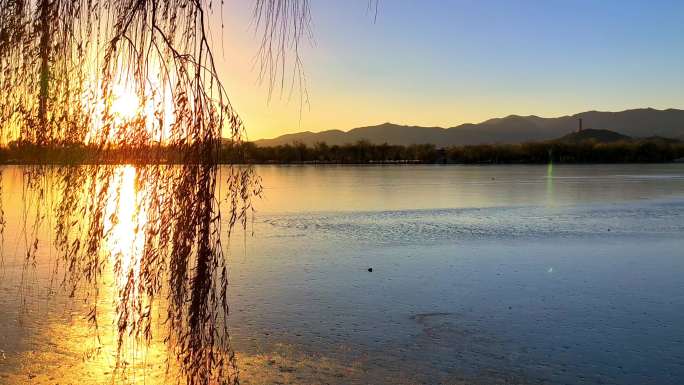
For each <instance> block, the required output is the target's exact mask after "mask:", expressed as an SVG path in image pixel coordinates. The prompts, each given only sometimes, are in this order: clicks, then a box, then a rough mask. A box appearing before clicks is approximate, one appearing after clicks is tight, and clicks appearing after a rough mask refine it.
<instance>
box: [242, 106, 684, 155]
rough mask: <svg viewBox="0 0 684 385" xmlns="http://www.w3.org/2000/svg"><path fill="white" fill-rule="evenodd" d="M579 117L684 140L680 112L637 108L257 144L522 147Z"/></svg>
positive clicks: (562, 130)
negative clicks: (362, 142)
mask: <svg viewBox="0 0 684 385" xmlns="http://www.w3.org/2000/svg"><path fill="white" fill-rule="evenodd" d="M580 119H582V124H583V127H584V128H585V129H596V130H610V131H614V132H616V133H619V134H622V135H626V136H629V137H632V138H646V137H661V138H673V139H684V110H679V109H667V110H656V109H653V108H641V109H632V110H626V111H621V112H600V111H588V112H582V113H579V114H575V115H570V116H562V117H558V118H542V117H539V116H534V115H532V116H518V115H510V116H507V117H505V118H496V119H490V120H487V121H484V122H482V123H477V124H472V123H468V124H462V125H459V126H455V127H450V128H442V127H421V126H403V125H398V124H393V123H383V124H380V125H377V126H369V127H359V128H354V129H352V130H349V131H341V130H328V131H322V132H310V131H307V132H300V133H296V134H287V135H282V136H279V137H277V138H274V139H261V140H257V141H255V144H256V145H257V146H263V147H266V146H277V145H284V144H292V143H304V144H306V145H314V144H316V143H319V142H325V143H327V144H329V145H342V144H347V143H355V142H358V141H360V140H366V141H369V142H371V143H373V144H382V143H388V144H395V145H411V144H434V145H436V146H438V147H448V146H462V145H472V144H485V143H489V144H494V143H522V142H531V141H542V140H552V139H556V138H559V137H562V136H564V135H567V134H569V133H572V132H576V131H577V129H578V126H579V120H580Z"/></svg>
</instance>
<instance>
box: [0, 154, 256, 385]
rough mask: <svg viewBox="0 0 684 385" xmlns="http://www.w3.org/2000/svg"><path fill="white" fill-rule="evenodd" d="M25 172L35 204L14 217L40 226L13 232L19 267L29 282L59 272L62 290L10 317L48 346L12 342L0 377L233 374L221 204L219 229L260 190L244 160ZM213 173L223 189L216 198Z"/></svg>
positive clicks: (203, 379)
mask: <svg viewBox="0 0 684 385" xmlns="http://www.w3.org/2000/svg"><path fill="white" fill-rule="evenodd" d="M29 171H31V172H27V171H24V170H23V169H22V171H20V172H21V173H22V179H20V180H21V190H22V194H23V195H22V197H23V199H24V200H25V201H26V202H29V203H31V202H32V203H31V205H30V207H35V208H36V210H37V211H36V213H35V215H34V213H32V212H31V213H29V214H30V215H27V214H26V212H23V213H22V214H20V215H19V217H18V218H16V219H17V220H18V222H19V223H24V222H26V223H27V224H26V226H25V228H26V229H29V230H31V229H33V228H36V229H39V228H42V230H40V231H38V230H36V231H31V232H27V233H26V234H19V235H18V236H19V237H21V238H26V242H25V244H26V247H27V250H25V253H24V251H23V250H22V251H20V255H22V254H23V255H27V256H28V257H24V258H25V259H26V261H27V262H26V263H23V264H22V265H21V266H23V267H24V269H25V270H26V271H27V272H29V273H31V274H30V276H31V277H40V279H41V281H40V282H38V281H35V282H34V281H32V282H33V286H35V287H46V286H51V285H52V283H53V282H59V283H61V285H62V287H63V288H64V289H65V290H64V291H58V290H55V291H52V289H51V294H50V296H51V297H52V298H51V299H50V302H49V303H48V304H47V306H48V307H51V308H50V309H49V310H47V311H46V310H45V309H40V306H36V307H35V309H33V310H31V309H29V311H27V312H26V313H27V314H28V313H30V312H31V311H33V312H36V311H42V312H43V313H42V314H45V315H47V317H25V319H26V320H27V322H29V323H32V326H24V325H20V326H14V325H13V324H12V325H11V327H12V328H18V329H16V330H32V332H31V334H30V341H31V344H32V345H33V346H40V347H44V346H50V347H51V349H50V351H45V350H38V351H40V352H41V353H40V354H41V355H43V356H41V357H35V355H32V354H33V353H31V348H30V347H28V348H27V347H21V346H20V347H17V348H16V349H17V350H16V354H15V356H14V357H13V358H12V360H18V362H20V364H17V365H15V364H12V366H11V367H12V368H16V369H17V370H16V372H15V371H14V370H13V373H11V374H10V375H9V377H7V376H5V375H4V374H3V373H2V370H0V383H2V384H3V385H4V383H9V384H22V383H24V382H22V378H23V379H25V378H24V377H22V376H25V375H26V374H27V373H29V374H30V379H31V380H32V381H31V383H36V384H40V383H51V384H52V383H54V382H58V383H88V384H100V383H117V384H119V383H123V384H135V383H143V382H145V381H146V383H149V384H163V383H167V381H165V380H164V379H165V378H167V377H169V378H173V379H174V381H173V382H174V383H186V384H188V385H194V384H213V383H227V384H237V383H238V379H237V366H236V365H237V362H236V358H235V355H234V354H233V351H232V347H231V345H230V338H229V331H228V296H227V293H228V276H227V274H228V266H227V260H226V257H225V256H224V254H223V248H222V246H221V245H222V242H221V234H222V230H221V228H220V225H221V212H220V207H221V205H222V204H223V205H224V208H225V209H226V210H227V214H228V215H227V221H226V222H227V223H228V224H229V225H228V228H227V229H225V230H226V231H223V233H224V234H227V233H229V232H230V228H231V227H232V226H233V224H235V223H241V224H242V222H243V221H246V218H247V215H248V213H249V210H250V208H251V206H250V204H249V199H250V196H251V194H255V193H256V192H258V191H259V189H258V188H257V187H255V185H254V184H252V182H250V181H251V180H252V179H251V178H252V174H251V172H252V170H251V169H249V168H234V169H232V168H231V169H230V170H229V172H228V173H227V175H224V176H223V177H222V178H218V172H217V166H216V165H206V164H200V165H179V166H165V165H147V166H132V165H97V166H95V165H93V166H78V167H36V168H32V169H30V170H29ZM218 180H220V181H221V184H222V185H224V186H226V184H227V187H228V188H227V193H226V192H224V193H223V194H224V195H223V196H221V195H219V193H218V192H219V191H221V189H220V188H219V187H218V185H217V181H218ZM45 186H49V187H48V188H46V187H45ZM245 186H246V187H245ZM255 191H256V192H255ZM219 197H220V198H219ZM222 202H223V203H222ZM50 210H54V211H53V212H50ZM24 211H25V210H24ZM11 217H12V218H13V219H14V217H15V215H14V214H13V215H11ZM44 218H45V219H44ZM32 221H35V224H34V223H32ZM34 235H35V237H36V238H35V239H34V238H33V237H34ZM46 241H47V242H46ZM48 245H52V247H48ZM48 248H49V250H48ZM34 272H35V274H34ZM15 276H16V277H20V276H21V277H23V276H24V273H23V272H19V273H18V274H16V275H15ZM45 283H47V284H45ZM27 284H29V285H30V283H27ZM69 297H73V298H75V300H74V301H72V300H70V299H69ZM20 301H21V300H20ZM20 301H18V303H19V302H20ZM22 304H23V303H22ZM22 306H23V305H22ZM26 306H27V307H31V306H32V305H31V304H30V303H27V304H26ZM2 328H3V323H2V322H0V332H2V330H3V329H2ZM26 328H28V329H26ZM18 342H21V341H18ZM52 347H54V349H52ZM13 362H14V361H13ZM0 363H1V362H0ZM7 378H9V379H10V380H8V381H5V379H7Z"/></svg>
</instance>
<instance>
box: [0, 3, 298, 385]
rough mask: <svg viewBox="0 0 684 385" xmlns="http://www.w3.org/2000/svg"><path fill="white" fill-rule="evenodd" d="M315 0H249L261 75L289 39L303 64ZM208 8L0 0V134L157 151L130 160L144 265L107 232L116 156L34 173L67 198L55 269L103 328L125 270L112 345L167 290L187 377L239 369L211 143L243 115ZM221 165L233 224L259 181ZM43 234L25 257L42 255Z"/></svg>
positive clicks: (174, 342) (279, 68) (146, 319)
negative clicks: (108, 275) (171, 150)
mask: <svg viewBox="0 0 684 385" xmlns="http://www.w3.org/2000/svg"><path fill="white" fill-rule="evenodd" d="M308 6H309V3H308V0H257V1H256V2H255V9H254V15H255V18H256V20H257V25H258V27H259V29H260V31H261V32H262V33H263V34H262V41H261V45H260V47H261V49H260V51H259V56H258V57H259V60H260V63H261V65H260V69H261V75H262V76H263V77H264V78H265V79H266V80H267V81H268V82H269V85H270V86H271V87H270V88H272V87H273V86H274V85H277V82H278V80H279V79H280V81H281V82H284V79H285V67H286V66H287V62H286V59H285V56H286V55H285V54H286V52H287V51H290V52H291V51H294V55H293V57H294V58H295V63H296V64H295V68H297V69H300V68H301V67H300V65H301V62H300V61H299V59H298V54H297V52H298V49H299V48H298V47H299V46H298V44H299V39H300V38H301V37H302V36H304V35H305V33H306V32H305V31H308V21H309V13H308ZM214 11H215V10H214V8H213V4H212V2H211V1H206V0H123V1H113V0H104V1H94V0H0V135H2V139H3V140H4V141H5V142H7V141H10V140H18V141H21V142H24V143H28V144H31V145H33V146H34V148H36V149H38V151H41V149H43V148H45V147H47V146H64V145H73V144H89V145H91V146H94V147H95V148H97V149H99V150H101V151H99V152H98V153H103V152H102V150H107V149H110V148H122V147H126V148H132V149H136V150H137V151H138V152H137V153H136V159H140V158H141V157H144V158H145V160H146V163H148V164H149V163H151V165H148V166H146V167H139V168H138V169H137V171H136V186H138V189H139V191H141V198H139V200H138V201H137V202H136V204H137V205H139V206H142V207H143V209H144V211H145V213H146V214H145V215H146V216H147V220H146V223H145V224H144V225H140V226H135V229H134V230H131V231H135V232H136V235H135V236H136V237H137V236H140V237H141V239H142V240H143V242H142V245H143V249H142V250H140V252H139V255H138V257H139V259H140V261H139V264H138V265H139V267H140V269H139V271H138V270H135V271H134V270H133V269H132V268H126V267H124V266H125V264H122V263H120V260H121V258H122V256H121V255H112V254H116V252H112V251H111V250H106V248H105V247H103V243H106V239H107V238H108V237H109V236H110V235H111V234H110V232H111V224H112V223H117V222H118V219H117V218H116V216H117V215H118V214H117V213H111V212H108V205H107V203H106V202H108V201H109V199H110V198H111V197H112V196H114V197H116V199H122V198H121V193H120V192H117V191H112V189H111V188H110V186H111V185H113V184H115V183H114V182H115V181H116V180H117V178H118V177H119V174H117V172H118V171H117V168H116V167H111V166H106V165H105V166H97V165H95V166H88V167H57V168H40V169H37V171H36V172H35V173H31V174H30V175H34V177H35V178H44V177H45V176H46V175H48V174H49V175H50V178H53V179H51V180H52V181H55V180H56V181H57V182H55V183H53V186H51V188H53V189H58V190H59V194H56V196H59V197H60V198H59V202H58V204H57V205H56V209H55V210H56V212H55V216H56V217H57V219H58V220H57V224H56V229H55V230H56V231H55V234H56V239H55V240H54V244H55V245H56V247H57V249H58V250H59V251H60V257H61V258H62V260H63V266H64V274H65V277H64V282H65V283H66V284H67V286H68V288H69V289H70V290H71V292H72V293H73V292H76V291H77V290H79V289H80V288H84V287H85V288H90V289H86V291H87V292H88V293H89V294H88V295H87V297H88V298H90V299H91V301H90V303H91V304H92V310H91V312H90V317H89V319H90V320H91V322H92V324H93V325H94V326H95V328H97V319H98V311H97V303H98V299H97V293H98V287H99V286H98V285H100V283H101V280H102V275H103V270H105V269H107V268H112V269H114V270H115V272H116V273H117V274H118V275H119V276H122V277H127V280H126V281H125V282H124V284H123V285H122V286H121V287H120V288H119V297H120V300H119V304H118V307H117V315H118V319H117V326H118V331H119V338H118V349H119V351H120V350H121V349H122V346H124V340H125V339H126V338H136V339H138V338H140V339H143V340H145V341H149V340H150V339H151V338H152V337H151V335H150V334H151V323H152V316H151V314H152V313H153V311H152V308H153V306H154V304H155V299H157V298H159V297H164V298H165V299H166V303H167V304H166V307H167V309H166V317H165V321H166V322H165V325H167V326H168V330H167V333H168V335H167V337H165V340H166V341H168V343H169V344H170V347H169V348H170V351H173V352H174V353H175V354H176V356H177V361H178V362H179V364H180V367H181V372H182V374H183V375H184V378H186V380H187V383H189V384H210V383H224V382H225V383H237V381H238V380H237V375H236V373H237V372H236V370H235V360H234V356H233V355H232V352H231V350H230V345H229V340H228V330H227V318H228V304H227V286H228V278H227V269H226V261H225V257H224V255H223V251H222V246H221V239H220V237H221V229H220V224H221V213H220V211H219V203H218V202H219V200H222V199H223V197H217V196H216V190H217V180H218V178H217V166H216V162H215V160H216V159H215V154H216V152H215V148H216V146H217V145H219V144H220V141H221V140H222V136H223V133H224V132H226V133H227V134H228V136H229V139H230V140H232V141H239V140H240V138H241V134H242V131H243V126H242V123H241V120H240V118H239V117H238V115H237V113H236V112H235V110H234V109H233V108H232V107H231V104H230V101H229V99H228V92H227V91H226V89H225V88H224V87H223V85H222V84H221V81H220V79H219V77H218V73H217V69H216V64H215V60H214V55H213V47H212V46H211V44H210V40H209V25H210V22H209V19H210V17H211V14H212V13H213V12H214ZM295 73H297V71H295ZM299 74H300V75H301V72H299ZM282 84H284V83H282ZM122 93H124V94H127V95H128V96H127V103H129V104H130V103H131V101H134V104H135V105H134V106H132V107H133V108H128V107H130V106H128V107H127V108H126V109H127V111H126V112H125V113H123V112H122V109H121V106H119V105H118V100H120V99H121V94H122ZM131 95H132V96H131ZM133 96H134V97H133ZM158 144H164V145H167V146H174V147H175V148H177V149H178V150H179V151H180V152H181V153H182V158H183V160H184V164H183V165H181V166H179V167H178V168H175V169H172V168H168V167H163V166H160V165H155V164H154V163H155V160H157V161H158V160H159V158H158V157H159V156H160V155H159V154H158V153H157V152H156V151H155V150H154V149H155V148H157V147H158V146H155V145H158ZM93 161H94V162H95V163H96V164H97V163H98V158H97V157H96V158H95V159H94V160H93ZM227 179H228V181H227V183H228V189H227V190H228V196H227V201H228V203H229V210H230V212H229V213H228V221H227V222H228V225H229V227H232V226H233V225H235V224H238V223H242V224H243V225H244V224H245V223H246V218H247V213H248V212H249V210H250V209H251V204H250V198H251V197H252V196H253V195H255V194H258V193H259V190H260V188H259V186H258V183H255V182H254V178H253V173H252V171H251V170H250V169H249V168H231V169H230V170H229V171H228V175H227ZM221 182H223V181H221ZM44 185H45V184H44V183H36V184H33V185H32V186H44ZM36 188H38V189H42V188H44V187H36ZM45 195H46V194H44V192H43V191H42V190H41V191H40V192H39V194H37V196H39V197H44V196H45ZM41 199H43V198H41ZM41 206H42V205H35V207H41ZM138 210H141V209H140V208H138ZM41 217H42V216H41V215H36V218H41ZM37 244H38V241H37V239H36V242H35V246H34V247H33V248H32V251H29V252H28V253H27V260H30V259H31V258H35V251H36V250H37ZM112 261H114V262H112ZM108 264H111V265H112V266H108ZM90 293H92V296H91V295H90ZM141 298H144V300H143V299H141ZM143 304H144V305H143Z"/></svg>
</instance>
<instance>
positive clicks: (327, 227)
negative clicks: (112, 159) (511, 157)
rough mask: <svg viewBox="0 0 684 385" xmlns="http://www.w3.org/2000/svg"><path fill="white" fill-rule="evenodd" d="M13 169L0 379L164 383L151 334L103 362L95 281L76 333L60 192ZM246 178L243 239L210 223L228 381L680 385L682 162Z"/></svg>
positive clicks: (318, 171)
mask: <svg viewBox="0 0 684 385" xmlns="http://www.w3.org/2000/svg"><path fill="white" fill-rule="evenodd" d="M27 170H28V169H27V168H24V167H20V166H12V167H4V168H3V169H2V172H3V180H2V203H3V205H2V207H3V209H4V211H5V220H6V223H7V227H6V228H5V231H4V242H3V257H2V260H1V261H0V262H1V263H2V265H1V267H0V279H1V280H0V311H1V312H2V314H1V317H0V383H2V384H8V385H14V384H24V383H36V384H55V383H59V384H71V383H73V384H76V383H110V382H111V380H112V372H113V367H114V366H116V365H117V362H118V365H119V366H122V367H124V369H125V370H124V373H120V374H117V378H118V379H119V380H120V382H121V383H148V384H155V383H164V381H165V380H164V379H167V380H168V378H172V379H173V378H174V377H173V374H172V373H173V370H169V369H168V367H167V365H166V360H171V361H173V358H172V357H171V356H172V355H171V354H170V353H169V352H168V351H167V348H166V347H165V345H164V343H163V341H161V338H160V337H158V336H155V338H154V339H153V340H152V342H151V343H150V344H149V345H145V344H140V343H137V342H135V341H132V342H127V344H130V346H128V348H129V349H128V350H127V352H128V353H127V354H128V356H126V357H123V358H121V357H119V358H118V359H117V358H116V357H115V356H116V354H117V353H116V347H115V346H114V345H115V342H114V341H115V337H116V333H115V332H114V331H115V330H116V325H115V322H116V321H115V317H114V315H113V314H114V313H115V310H114V309H115V308H116V306H117V298H118V296H117V288H118V289H119V290H121V286H120V284H121V283H120V282H119V281H118V278H117V277H116V275H115V274H109V275H107V274H104V275H103V279H102V281H101V282H100V284H99V286H98V290H97V295H96V296H95V297H94V298H95V301H96V302H97V303H100V304H101V307H100V312H101V317H100V318H99V320H98V330H99V331H98V334H97V335H98V336H99V341H98V340H97V339H96V337H95V335H94V333H93V331H92V326H91V325H89V324H88V322H87V317H88V312H89V308H88V306H87V304H86V303H85V302H87V301H84V298H86V297H84V295H83V294H82V291H81V290H80V289H81V288H79V290H77V291H75V294H74V296H73V298H70V297H69V294H70V293H69V292H68V290H64V289H62V286H63V285H62V284H61V283H60V277H62V275H61V274H60V273H57V274H55V273H54V272H55V271H59V270H60V269H64V266H63V265H60V262H59V258H56V256H55V254H56V252H55V250H54V247H53V246H51V245H52V241H51V239H53V238H54V235H55V231H54V230H53V229H54V228H55V227H54V223H56V222H59V220H60V219H59V218H58V217H55V216H54V215H52V214H50V213H51V211H50V209H51V207H52V205H53V204H54V200H55V199H58V196H59V195H60V193H59V192H50V193H49V194H47V196H48V198H47V199H46V200H44V201H37V200H35V199H31V194H35V193H32V192H31V191H34V190H31V189H29V188H27V179H26V171H27ZM136 173H139V171H138V170H136V169H135V168H134V167H132V166H120V171H117V173H115V174H114V175H115V179H114V180H115V182H116V183H118V184H119V191H120V196H121V198H120V200H118V201H117V202H114V203H113V202H110V201H106V202H105V203H101V205H104V206H106V207H108V208H111V209H112V210H118V212H119V213H120V214H119V219H118V220H117V221H115V222H112V223H111V224H110V226H111V229H112V233H114V235H115V236H113V237H112V239H113V240H111V239H110V240H108V241H107V247H109V248H110V249H118V248H123V247H124V246H122V245H134V248H136V250H138V249H140V250H141V249H142V244H140V242H141V241H140V240H138V239H137V237H136V236H131V235H130V234H129V232H127V231H126V229H131V228H134V227H135V226H136V225H135V223H129V224H127V222H126V221H129V222H130V221H133V222H135V219H133V220H132V219H131V218H133V217H135V218H139V217H140V214H135V212H136V211H135V209H134V206H135V205H136V202H138V201H136V198H135V197H136V194H137V193H138V191H139V190H140V189H141V187H140V182H136V175H137V174H136ZM225 174H227V171H226V169H220V170H219V181H221V180H222V178H224V177H225ZM256 174H257V175H258V176H259V177H260V178H261V180H262V182H261V184H262V186H263V194H262V198H261V199H257V200H255V201H254V202H253V203H254V207H255V210H256V212H255V215H254V216H253V217H251V218H250V219H249V220H248V221H247V223H246V229H245V230H244V231H243V230H242V229H241V228H240V227H237V228H236V229H235V230H234V231H233V232H232V234H231V235H230V237H228V234H227V232H228V228H229V225H228V223H227V222H228V221H229V216H226V215H224V216H222V217H221V218H222V219H221V221H222V222H223V226H222V227H221V229H222V231H223V233H224V234H222V237H221V240H222V241H221V242H222V244H223V246H224V249H225V250H226V252H225V255H226V256H227V258H228V263H227V265H228V268H229V275H228V277H229V289H228V290H229V292H228V297H229V301H228V304H229V306H230V317H229V322H228V324H229V327H230V335H231V341H232V346H233V348H234V350H235V352H236V354H237V364H238V367H239V370H240V378H241V383H244V384H274V383H279V384H322V383H327V384H662V385H666V384H673V385H674V384H681V383H682V381H684V279H682V277H683V276H684V253H683V252H682V250H684V165H683V164H666V165H579V166H574V165H548V166H538V165H535V166H531V165H530V166H525V165H516V166H457V165H448V166H437V165H434V166H432V165H430V166H421V165H407V166H397V165H392V166H380V165H378V166H258V167H256ZM42 183H44V184H46V185H50V184H51V182H50V179H49V177H47V179H43V182H42ZM116 183H115V184H116ZM216 189H217V193H216V195H217V196H218V197H222V196H224V195H225V193H226V191H225V190H227V189H226V188H225V187H223V184H222V183H218V184H217V186H216ZM91 198H92V199H93V200H97V199H100V197H96V196H93V197H91ZM105 200H106V199H105ZM36 202H44V203H36ZM220 202H222V203H221V204H222V205H227V204H228V203H227V202H226V201H224V200H220ZM41 204H42V205H45V206H46V207H45V209H46V210H44V211H43V212H45V213H46V214H44V215H42V216H41V214H40V213H41V211H40V210H37V209H36V207H35V206H36V205H41ZM107 210H109V209H107ZM107 210H105V212H106V211H107ZM36 213H39V214H36ZM32 218H33V219H35V218H39V219H40V220H39V223H40V224H39V225H38V226H34V225H33V223H34V222H35V221H32V220H31V219H32ZM138 220H139V219H138ZM146 220H151V219H146ZM127 226H128V227H127ZM27 234H28V235H27ZM34 236H35V237H34ZM33 238H36V239H39V242H38V243H37V246H36V247H37V251H36V253H35V258H34V259H32V261H31V263H29V264H27V263H26V258H25V255H26V253H27V250H30V249H31V248H32V247H34V244H33V243H32V239H33ZM126 247H128V246H126ZM131 258H133V259H131V260H133V261H135V257H131ZM123 263H124V264H125V263H130V262H126V261H124V262H123ZM102 268H103V269H104V270H106V269H107V267H106V266H103V267H102ZM91 294H92V291H91ZM88 298H91V299H92V298H93V297H92V296H91V297H88ZM162 313H163V312H162ZM154 324H155V327H157V328H162V327H163V322H162V321H161V320H160V319H156V320H155V322H154ZM112 330H114V331H112ZM171 366H173V363H172V364H171ZM169 373H171V374H169Z"/></svg>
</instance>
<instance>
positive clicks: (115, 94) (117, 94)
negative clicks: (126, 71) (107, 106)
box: [111, 85, 140, 121]
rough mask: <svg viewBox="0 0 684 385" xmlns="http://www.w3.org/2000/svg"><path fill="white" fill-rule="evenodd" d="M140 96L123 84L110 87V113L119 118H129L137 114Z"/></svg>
mask: <svg viewBox="0 0 684 385" xmlns="http://www.w3.org/2000/svg"><path fill="white" fill-rule="evenodd" d="M139 110H140V98H138V95H136V93H135V92H134V91H133V90H131V89H129V88H127V87H124V86H123V85H115V86H114V87H112V106H111V112H112V115H113V116H114V117H116V118H118V119H120V120H124V121H126V120H131V119H133V118H135V117H136V115H138V112H139Z"/></svg>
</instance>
